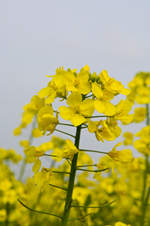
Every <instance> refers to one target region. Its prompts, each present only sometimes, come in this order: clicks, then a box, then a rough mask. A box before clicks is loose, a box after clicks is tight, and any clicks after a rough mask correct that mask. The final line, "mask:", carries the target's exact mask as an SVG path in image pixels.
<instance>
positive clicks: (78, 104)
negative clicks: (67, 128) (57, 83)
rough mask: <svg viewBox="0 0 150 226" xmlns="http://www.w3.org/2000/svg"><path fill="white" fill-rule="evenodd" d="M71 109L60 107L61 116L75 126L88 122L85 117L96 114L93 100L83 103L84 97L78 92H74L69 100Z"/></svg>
mask: <svg viewBox="0 0 150 226" xmlns="http://www.w3.org/2000/svg"><path fill="white" fill-rule="evenodd" d="M67 104H68V105H69V107H66V106H61V107H59V111H60V116H61V117H62V118H63V119H65V120H70V121H71V122H72V124H73V125H74V126H78V125H81V124H82V123H84V122H86V121H87V119H86V118H85V117H87V116H91V115H92V114H93V112H94V103H93V100H91V99H86V100H83V101H82V96H81V94H80V93H78V92H72V93H71V94H70V96H69V97H68V98H67Z"/></svg>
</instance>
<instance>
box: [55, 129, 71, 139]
mask: <svg viewBox="0 0 150 226" xmlns="http://www.w3.org/2000/svg"><path fill="white" fill-rule="evenodd" d="M55 131H56V132H59V133H63V134H65V135H68V136H70V137H73V138H75V136H73V135H72V134H70V133H67V132H64V131H62V130H59V129H55Z"/></svg>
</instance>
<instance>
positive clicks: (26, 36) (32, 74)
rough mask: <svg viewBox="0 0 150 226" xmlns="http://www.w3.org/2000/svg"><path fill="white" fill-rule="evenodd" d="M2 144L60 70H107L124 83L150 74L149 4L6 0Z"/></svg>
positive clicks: (0, 6)
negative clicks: (26, 107)
mask: <svg viewBox="0 0 150 226" xmlns="http://www.w3.org/2000/svg"><path fill="white" fill-rule="evenodd" d="M0 27H1V29H0V32H1V35H0V62H1V66H0V76H1V80H0V146H1V147H6V148H11V147H17V146H16V142H17V140H16V138H13V135H12V131H13V129H14V128H15V127H16V126H17V125H18V124H19V122H20V117H21V112H22V106H23V105H25V104H26V103H27V102H29V100H30V98H31V96H32V95H34V94H35V93H36V92H37V91H38V90H39V89H40V88H42V87H44V86H45V85H46V84H47V81H48V78H46V77H45V75H47V74H53V73H54V71H55V69H56V67H58V66H64V67H65V68H67V67H71V68H77V69H80V68H81V67H82V66H84V65H85V64H89V66H90V68H91V71H96V72H100V71H101V70H102V69H107V70H108V72H109V73H110V75H111V76H112V77H115V78H116V79H118V80H120V81H122V83H123V84H124V85H127V83H128V82H129V81H130V80H131V79H132V78H133V76H134V74H135V73H136V72H138V71H150V1H149V0H143V1H141V0H122V1H121V0H113V1H110V0H109V1H108V0H105V1H104V0H103V1H102V0H93V1H91V0H76V1H73V0H72V1H71V0H63V1H62V0H59V1H58V0H55V1H54V0H53V1H52V0H1V1H0Z"/></svg>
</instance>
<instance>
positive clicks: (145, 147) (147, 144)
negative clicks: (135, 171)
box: [134, 125, 150, 155]
mask: <svg viewBox="0 0 150 226" xmlns="http://www.w3.org/2000/svg"><path fill="white" fill-rule="evenodd" d="M136 136H138V137H140V139H139V140H136V141H135V142H134V147H135V149H137V150H138V151H139V152H140V153H142V154H147V155H150V125H149V126H145V127H144V128H142V129H141V131H140V132H138V133H137V134H136Z"/></svg>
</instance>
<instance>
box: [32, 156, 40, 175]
mask: <svg viewBox="0 0 150 226" xmlns="http://www.w3.org/2000/svg"><path fill="white" fill-rule="evenodd" d="M40 167H41V161H40V160H39V159H37V160H36V161H35V163H34V165H33V166H32V171H33V172H34V173H36V172H38V171H39V169H40Z"/></svg>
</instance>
